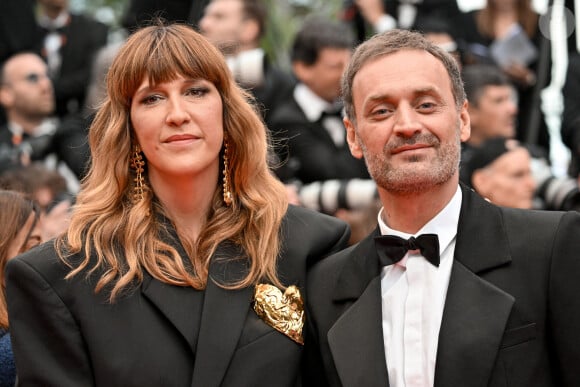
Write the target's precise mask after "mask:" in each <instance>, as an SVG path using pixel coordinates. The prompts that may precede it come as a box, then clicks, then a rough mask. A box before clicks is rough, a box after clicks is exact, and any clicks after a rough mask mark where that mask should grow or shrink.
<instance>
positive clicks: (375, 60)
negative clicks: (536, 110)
mask: <svg viewBox="0 0 580 387" xmlns="http://www.w3.org/2000/svg"><path fill="white" fill-rule="evenodd" d="M343 97H344V102H345V110H346V118H345V119H344V122H345V125H346V127H347V139H348V143H349V146H350V149H351V152H352V153H353V155H354V156H356V157H359V158H362V157H363V156H364V159H365V160H366V163H367V166H368V168H369V171H370V174H371V176H372V177H373V179H374V180H375V181H376V182H377V186H378V190H379V196H380V198H381V201H382V204H383V208H382V210H381V211H380V213H379V216H378V223H379V225H378V227H377V228H376V230H375V232H373V233H372V234H371V235H369V236H368V237H367V238H366V239H364V240H363V241H361V242H360V243H359V244H358V245H356V246H353V247H351V248H348V249H347V250H344V251H342V252H339V253H337V254H335V255H334V256H332V257H330V258H328V259H326V260H324V261H323V262H320V263H319V264H317V265H316V266H315V267H313V269H312V270H311V273H310V275H309V278H308V280H307V291H308V300H307V312H308V314H307V316H308V319H307V321H308V326H309V328H308V334H307V337H306V339H305V340H306V341H305V342H306V343H307V345H306V346H305V350H306V352H307V353H306V358H307V360H306V363H305V364H307V365H308V367H307V368H305V374H304V384H305V385H315V386H324V385H331V386H365V387H372V386H390V387H401V386H407V387H408V386H421V387H424V386H436V387H439V386H462V387H470V386H506V385H508V386H578V385H580V373H578V371H577V369H576V368H577V365H578V363H579V362H580V333H579V331H578V327H579V326H580V298H579V297H578V290H579V289H578V285H577V283H578V282H577V280H576V277H577V274H576V273H578V272H580V259H578V252H579V251H580V238H578V235H580V215H579V214H578V213H577V212H555V211H545V212H541V211H540V212H538V211H530V210H521V209H510V208H502V207H497V206H495V205H493V204H491V203H488V202H486V201H485V200H483V199H482V198H481V197H480V196H479V195H477V194H476V193H474V192H472V191H471V190H469V189H466V188H465V187H462V186H460V185H459V173H458V165H459V158H460V141H465V140H466V139H467V138H468V137H469V135H470V118H469V114H468V112H467V101H466V98H465V93H464V90H463V84H462V81H461V77H460V74H459V70H458V68H457V64H456V62H455V61H454V60H453V58H452V57H451V56H450V55H449V54H447V53H445V52H444V51H443V50H442V49H440V48H438V47H436V46H434V45H433V44H432V43H429V42H428V41H427V40H426V39H425V38H424V37H422V36H421V35H420V34H418V33H414V32H409V31H404V30H393V31H389V32H387V33H384V34H380V35H376V36H374V37H373V38H371V39H370V40H368V41H367V42H365V43H363V44H362V45H361V46H359V47H358V49H357V50H356V52H355V53H354V55H353V58H352V60H351V62H350V64H349V67H348V68H347V69H346V72H345V75H344V78H343Z"/></svg>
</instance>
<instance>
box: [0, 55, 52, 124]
mask: <svg viewBox="0 0 580 387" xmlns="http://www.w3.org/2000/svg"><path fill="white" fill-rule="evenodd" d="M0 105H2V106H3V107H4V110H5V111H6V115H7V117H8V120H9V121H13V122H15V123H17V124H19V125H21V126H28V125H32V124H33V123H34V122H38V123H39V122H41V121H42V120H44V119H45V118H47V117H48V116H50V115H52V114H53V112H54V91H53V86H52V82H51V80H50V79H49V78H48V69H47V66H46V63H45V62H44V61H43V60H42V58H41V57H40V56H38V55H36V54H33V53H20V54H16V55H14V56H12V57H10V58H8V59H7V60H6V61H5V62H4V65H3V66H2V68H1V69H0Z"/></svg>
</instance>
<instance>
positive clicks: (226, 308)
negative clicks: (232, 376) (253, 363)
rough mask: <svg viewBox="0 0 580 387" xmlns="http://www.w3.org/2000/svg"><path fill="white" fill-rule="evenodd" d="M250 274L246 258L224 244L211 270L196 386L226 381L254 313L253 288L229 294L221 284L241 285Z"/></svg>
mask: <svg viewBox="0 0 580 387" xmlns="http://www.w3.org/2000/svg"><path fill="white" fill-rule="evenodd" d="M247 272H248V266H247V260H246V255H245V254H244V253H242V252H241V250H240V249H238V248H236V247H235V246H233V245H232V244H230V243H222V244H221V245H220V246H219V247H218V249H217V251H216V254H215V255H214V257H213V258H212V262H211V264H210V268H209V276H210V278H209V280H208V283H207V288H206V290H205V298H204V303H203V312H202V317H201V327H200V330H199V339H198V343H197V352H196V355H195V366H194V370H193V379H192V384H191V385H192V386H204V387H211V386H219V385H220V383H221V381H222V380H223V378H224V375H225V373H226V371H227V368H228V365H229V362H230V360H231V358H232V355H233V353H234V351H235V349H236V344H237V343H238V340H239V338H240V335H241V332H242V328H243V327H244V322H245V320H246V316H247V314H248V312H249V311H250V309H251V302H252V296H253V288H252V287H247V288H244V289H239V290H226V289H223V288H222V287H220V286H218V285H217V283H225V284H228V283H232V282H235V281H238V280H240V279H242V278H244V277H245V276H246V274H247ZM216 282H217V283H216Z"/></svg>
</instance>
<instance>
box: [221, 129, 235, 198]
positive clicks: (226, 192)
mask: <svg viewBox="0 0 580 387" xmlns="http://www.w3.org/2000/svg"><path fill="white" fill-rule="evenodd" d="M223 175H224V179H223V186H224V203H225V204H226V206H228V207H229V206H231V205H232V202H233V196H232V192H231V191H230V177H229V154H228V139H227V137H224V170H223Z"/></svg>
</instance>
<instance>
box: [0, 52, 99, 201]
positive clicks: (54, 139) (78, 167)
mask: <svg viewBox="0 0 580 387" xmlns="http://www.w3.org/2000/svg"><path fill="white" fill-rule="evenodd" d="M0 105H1V106H2V107H3V108H4V110H5V112H6V117H7V123H6V124H4V125H1V126H0V172H2V171H5V170H9V169H12V168H18V167H22V166H27V165H30V164H31V163H32V162H35V161H42V162H43V163H44V164H45V165H46V166H47V167H49V168H50V169H54V170H58V172H59V173H61V174H62V175H63V176H64V177H65V178H66V179H67V185H68V188H69V190H70V191H71V192H72V193H74V192H76V190H77V189H78V181H79V180H80V179H81V178H82V177H83V175H84V172H85V166H86V164H87V162H88V158H89V152H88V144H87V141H86V133H85V131H84V128H83V127H81V126H78V125H76V124H75V121H74V120H73V119H72V118H71V119H70V120H67V121H63V122H60V121H59V120H58V119H57V118H55V117H54V109H55V100H54V89H53V86H52V82H51V80H50V78H49V77H48V70H47V66H46V63H45V62H44V61H43V60H42V58H41V57H40V56H38V55H36V54H34V53H29V52H24V53H18V54H15V55H13V56H11V57H10V58H8V59H7V60H6V61H5V62H4V63H3V64H2V65H1V67H0Z"/></svg>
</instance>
